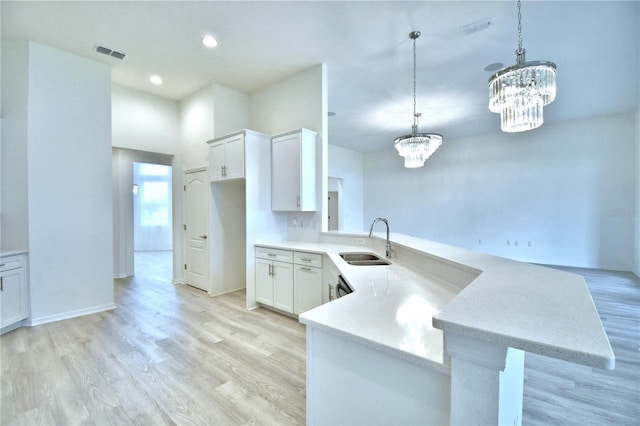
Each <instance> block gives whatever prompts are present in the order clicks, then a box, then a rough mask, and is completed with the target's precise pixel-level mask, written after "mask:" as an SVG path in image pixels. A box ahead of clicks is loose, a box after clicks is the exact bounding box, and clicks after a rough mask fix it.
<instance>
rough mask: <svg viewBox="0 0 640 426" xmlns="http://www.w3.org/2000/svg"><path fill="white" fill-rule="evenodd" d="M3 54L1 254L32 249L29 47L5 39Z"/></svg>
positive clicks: (0, 174)
mask: <svg viewBox="0 0 640 426" xmlns="http://www.w3.org/2000/svg"><path fill="white" fill-rule="evenodd" d="M0 53H1V56H2V88H1V92H2V96H1V98H2V113H1V117H2V133H1V137H2V143H0V160H1V164H0V188H1V190H0V251H13V250H26V249H27V248H28V246H29V233H28V228H29V226H28V222H27V179H26V176H27V116H28V104H27V100H28V91H27V89H28V67H29V48H28V45H27V43H26V42H20V43H19V42H7V41H5V40H2V49H1V52H0ZM18 177H20V178H18ZM23 177H24V178H23Z"/></svg>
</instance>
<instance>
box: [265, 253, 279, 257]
mask: <svg viewBox="0 0 640 426" xmlns="http://www.w3.org/2000/svg"><path fill="white" fill-rule="evenodd" d="M267 256H271V257H276V256H277V254H275V253H267Z"/></svg>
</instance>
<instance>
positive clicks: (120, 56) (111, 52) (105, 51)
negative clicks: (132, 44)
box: [95, 45, 127, 60]
mask: <svg viewBox="0 0 640 426" xmlns="http://www.w3.org/2000/svg"><path fill="white" fill-rule="evenodd" d="M95 49H96V52H98V53H102V54H103V55H107V56H111V57H113V58H116V59H120V60H122V59H124V58H126V57H127V54H126V53H122V52H118V51H117V50H111V49H109V48H107V47H104V46H97V45H96V48H95Z"/></svg>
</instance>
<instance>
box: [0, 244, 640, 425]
mask: <svg viewBox="0 0 640 426" xmlns="http://www.w3.org/2000/svg"><path fill="white" fill-rule="evenodd" d="M163 257H164V258H163ZM170 265H171V260H170V258H169V257H168V256H167V254H166V253H164V254H163V253H155V254H149V253H147V254H140V255H138V256H136V271H137V272H138V274H137V276H136V278H132V279H124V280H115V296H116V303H117V305H118V309H116V310H114V311H110V312H105V313H100V314H96V315H90V316H85V317H82V318H76V319H71V320H67V321H61V322H57V323H51V324H46V325H42V326H38V327H33V328H23V329H19V330H16V331H14V332H11V333H8V334H6V335H4V336H2V337H1V338H0V345H1V348H0V349H1V361H2V377H1V394H0V411H1V413H0V424H2V425H12V424H16V425H27V424H28V425H36V424H37V425H40V424H65V425H66V424H149V425H160V424H199V425H202V424H304V422H305V358H304V357H305V331H304V326H302V325H301V324H299V323H298V322H296V321H295V320H293V319H291V318H288V317H284V316H281V315H279V314H276V313H272V312H270V311H268V310H265V309H256V310H253V311H250V312H247V311H246V310H245V309H244V304H245V303H244V298H245V293H244V292H243V291H238V292H234V293H230V294H227V295H223V296H220V297H216V298H210V297H209V296H208V295H207V294H206V293H204V292H202V291H200V290H197V289H195V288H192V287H188V286H175V285H172V284H171V270H170V267H171V266H170ZM563 269H567V268H563ZM570 270H571V271H572V272H576V273H581V274H583V275H585V277H586V278H587V282H588V284H589V288H590V290H591V292H592V294H593V298H594V301H595V303H596V307H597V308H598V311H599V312H600V315H601V317H602V320H603V324H604V325H605V328H606V330H607V333H608V335H609V339H610V340H611V344H612V346H613V349H614V352H615V353H616V357H617V361H616V370H615V371H601V370H595V371H592V370H591V369H589V368H584V367H581V366H576V365H573V364H570V363H566V362H562V361H558V360H553V359H548V358H545V357H540V356H535V355H531V354H527V357H526V366H525V394H524V405H525V408H524V411H523V424H525V425H546V424H558V425H566V424H575V425H582V424H599V425H601V424H611V425H622V424H630V425H631V424H633V425H637V424H638V422H639V420H640V409H639V408H638V407H639V406H640V359H639V358H640V352H639V349H640V348H639V345H640V280H638V279H637V277H635V276H633V275H632V274H626V273H618V272H605V271H596V270H583V269H576V270H572V269H570ZM541 326H544V321H543V320H542V321H541Z"/></svg>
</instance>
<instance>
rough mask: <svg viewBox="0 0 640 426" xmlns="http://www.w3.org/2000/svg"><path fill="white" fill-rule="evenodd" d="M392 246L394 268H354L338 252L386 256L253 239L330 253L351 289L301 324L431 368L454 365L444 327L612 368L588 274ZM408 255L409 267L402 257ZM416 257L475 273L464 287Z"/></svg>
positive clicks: (425, 245)
mask: <svg viewBox="0 0 640 426" xmlns="http://www.w3.org/2000/svg"><path fill="white" fill-rule="evenodd" d="M391 242H392V246H394V247H396V248H397V249H402V250H399V251H400V254H399V256H398V258H392V259H391V261H392V262H393V263H392V264H391V265H389V266H351V265H348V264H347V263H346V262H345V261H344V260H342V258H340V256H339V253H341V252H345V251H365V252H366V251H369V252H375V253H377V254H378V255H381V257H384V253H380V252H378V251H376V250H372V248H371V247H369V246H366V245H355V244H334V243H316V242H297V241H281V242H263V243H256V245H260V246H266V247H273V248H283V249H289V250H300V251H307V252H315V253H324V254H327V255H328V256H329V258H330V259H331V260H332V262H333V263H334V265H335V266H336V267H337V268H338V269H339V270H340V273H341V274H342V275H343V276H344V277H345V278H346V279H347V281H348V282H349V284H350V285H351V287H353V289H354V290H355V291H354V292H353V293H351V294H349V295H347V296H344V297H342V298H340V299H338V300H334V301H332V302H330V303H327V304H324V305H322V306H319V307H317V308H315V309H312V310H311V311H308V312H305V313H303V314H301V315H300V321H301V322H302V323H304V324H306V325H307V326H314V327H319V328H322V329H325V330H328V331H330V332H333V333H339V334H341V335H342V336H344V337H346V338H350V339H353V340H357V341H360V342H362V343H364V344H367V345H370V346H373V347H376V348H377V349H380V350H387V351H391V352H393V353H395V354H396V355H398V356H402V357H405V358H407V359H410V360H412V361H414V362H419V363H422V364H424V365H425V366H428V367H430V368H434V369H438V370H441V371H445V372H448V371H449V367H448V366H447V365H445V363H444V360H443V338H442V331H444V332H446V333H448V332H450V333H456V334H460V335H464V336H468V337H472V338H477V339H479V340H482V341H485V342H489V343H494V344H499V345H505V346H510V347H514V348H518V349H522V350H525V351H528V352H533V353H538V354H542V355H546V356H550V357H553V358H559V359H563V360H566V361H570V362H574V363H578V364H583V365H587V366H591V367H598V368H607V369H612V368H613V367H614V365H615V357H614V354H613V351H612V349H611V346H610V344H609V340H608V338H607V336H606V333H605V331H604V328H603V326H602V323H601V321H600V317H599V315H598V313H597V311H596V309H595V306H594V304H593V300H592V298H591V295H590V293H589V290H588V288H587V286H586V283H585V281H584V278H583V277H581V276H579V275H576V274H571V273H568V272H563V271H558V270H555V269H550V268H545V267H542V266H537V265H531V264H527V263H522V262H517V261H514V260H509V259H504V258H500V257H497V256H492V255H488V254H484V253H478V252H473V251H470V250H466V249H461V248H457V247H453V246H449V245H446V244H441V243H436V242H432V241H427V240H422V239H419V238H415V237H408V236H405V235H400V234H392V237H391ZM403 253H404V254H403ZM407 253H408V254H407ZM403 256H405V258H406V259H407V260H411V261H412V262H413V263H411V262H407V263H405V262H404V259H403ZM416 256H418V259H420V256H424V259H425V261H426V264H428V259H430V258H431V259H433V258H437V259H440V260H444V261H446V262H451V264H454V265H459V266H458V267H460V268H468V269H469V270H476V271H477V277H475V279H473V280H472V281H471V282H470V283H469V284H468V285H466V286H464V287H463V288H461V287H460V286H459V285H458V286H456V285H451V284H450V283H448V282H447V281H446V280H444V279H442V278H438V277H437V276H441V275H439V274H437V273H435V272H434V274H430V273H428V272H424V269H423V270H420V269H416V268H415V267H414V266H415V262H416V260H415V259H416ZM409 257H412V258H411V259H409Z"/></svg>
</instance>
